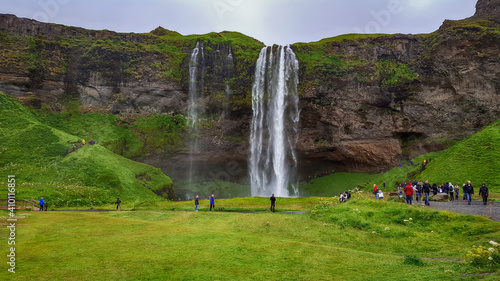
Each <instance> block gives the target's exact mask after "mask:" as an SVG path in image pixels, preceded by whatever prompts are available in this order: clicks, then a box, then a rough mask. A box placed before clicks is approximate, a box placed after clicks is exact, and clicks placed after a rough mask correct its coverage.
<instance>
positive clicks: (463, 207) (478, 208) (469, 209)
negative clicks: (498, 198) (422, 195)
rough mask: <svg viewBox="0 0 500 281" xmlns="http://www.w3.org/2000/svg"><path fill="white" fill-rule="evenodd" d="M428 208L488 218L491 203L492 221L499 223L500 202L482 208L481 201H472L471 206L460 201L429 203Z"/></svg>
mask: <svg viewBox="0 0 500 281" xmlns="http://www.w3.org/2000/svg"><path fill="white" fill-rule="evenodd" d="M430 203H431V205H430V206H429V207H430V208H431V209H436V210H444V211H450V212H455V213H459V214H466V215H476V216H485V217H487V218H489V217H490V203H492V212H491V213H492V215H493V217H492V220H494V221H500V202H488V205H486V206H484V205H483V201H472V202H471V205H468V204H467V201H463V200H461V199H459V200H455V201H448V202H437V201H436V202H434V201H431V202H430Z"/></svg>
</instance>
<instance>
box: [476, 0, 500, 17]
mask: <svg viewBox="0 0 500 281" xmlns="http://www.w3.org/2000/svg"><path fill="white" fill-rule="evenodd" d="M499 15H500V1H499V0H479V1H477V4H476V13H475V14H474V16H473V18H489V19H492V20H495V21H497V22H498V20H499V19H498V16H499Z"/></svg>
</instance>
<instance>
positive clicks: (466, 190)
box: [464, 181, 474, 205]
mask: <svg viewBox="0 0 500 281" xmlns="http://www.w3.org/2000/svg"><path fill="white" fill-rule="evenodd" d="M464 193H465V198H467V203H468V204H469V205H470V202H471V200H472V194H474V187H472V184H470V181H468V182H467V184H466V185H465V186H464Z"/></svg>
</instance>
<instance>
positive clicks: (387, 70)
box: [376, 60, 418, 86]
mask: <svg viewBox="0 0 500 281" xmlns="http://www.w3.org/2000/svg"><path fill="white" fill-rule="evenodd" d="M376 68H377V74H378V76H379V77H380V80H381V81H382V85H384V86H396V85H398V84H404V83H407V82H411V81H413V80H415V79H417V78H418V74H417V73H416V72H415V71H414V70H413V69H411V68H410V67H409V66H408V65H407V64H402V63H398V62H396V61H395V60H379V61H377V63H376Z"/></svg>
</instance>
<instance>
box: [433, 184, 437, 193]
mask: <svg viewBox="0 0 500 281" xmlns="http://www.w3.org/2000/svg"><path fill="white" fill-rule="evenodd" d="M432 194H433V195H436V194H438V189H437V185H436V184H433V185H432Z"/></svg>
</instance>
